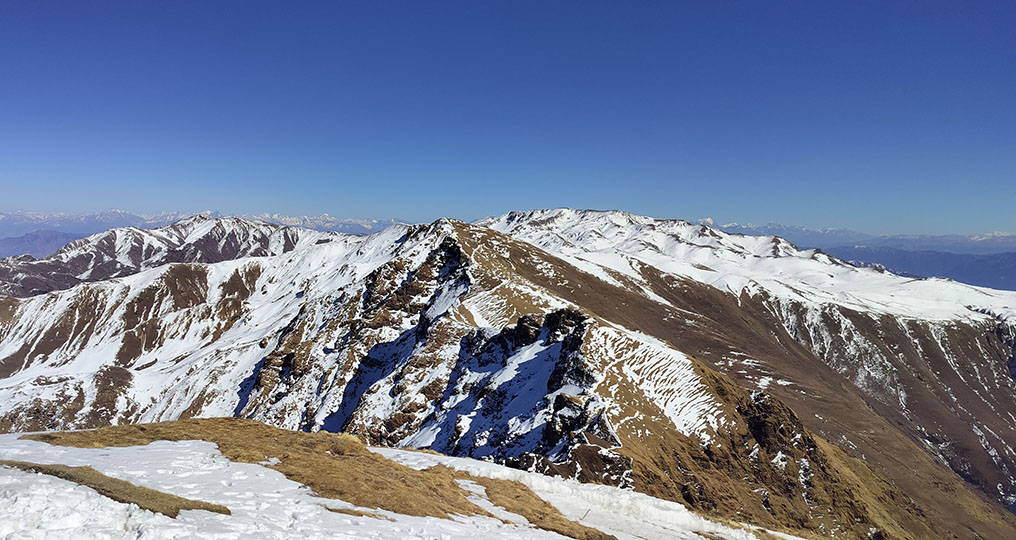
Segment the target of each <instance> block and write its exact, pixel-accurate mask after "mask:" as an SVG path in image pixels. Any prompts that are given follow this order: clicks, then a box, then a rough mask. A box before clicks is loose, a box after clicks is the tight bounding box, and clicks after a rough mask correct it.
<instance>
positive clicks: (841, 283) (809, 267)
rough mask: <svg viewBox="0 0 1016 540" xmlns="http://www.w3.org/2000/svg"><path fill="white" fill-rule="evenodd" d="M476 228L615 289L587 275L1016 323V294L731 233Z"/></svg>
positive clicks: (515, 220)
mask: <svg viewBox="0 0 1016 540" xmlns="http://www.w3.org/2000/svg"><path fill="white" fill-rule="evenodd" d="M477 224H478V225H482V226H486V227H490V228H492V229H495V230H498V231H501V232H504V233H507V234H509V235H511V236H513V237H515V238H517V239H520V240H524V241H527V242H530V243H532V244H534V245H536V246H538V247H540V248H542V249H545V250H547V251H549V252H551V253H553V254H554V255H557V256H560V257H562V258H564V259H566V260H568V261H569V262H572V263H573V264H575V265H576V266H578V267H579V268H581V269H583V270H586V271H587V272H590V273H592V274H593V275H596V276H599V277H601V278H602V279H605V281H610V282H613V281H614V280H613V279H612V278H609V277H607V278H604V272H603V271H602V270H601V271H597V270H594V269H592V268H591V266H598V267H600V268H604V269H610V270H613V271H615V272H618V273H620V274H622V275H626V276H629V277H631V278H632V279H634V280H635V281H636V282H637V283H643V284H644V283H645V281H646V280H645V278H644V277H643V276H642V275H641V274H640V273H639V272H638V270H637V265H636V264H632V262H633V261H635V262H637V263H641V264H646V265H650V266H653V267H655V268H656V269H658V270H660V271H661V272H663V273H665V274H672V275H676V276H682V277H687V278H690V279H693V280H695V281H698V282H701V283H705V284H707V285H711V286H713V287H716V288H717V289H720V290H724V291H730V292H732V293H734V294H735V295H737V296H740V295H741V293H742V292H747V293H749V294H755V293H757V292H759V291H767V292H769V293H770V294H772V295H773V296H776V297H777V298H782V299H785V300H795V301H801V302H805V303H809V304H816V305H822V304H836V305H840V306H844V307H848V308H851V309H854V310H858V311H862V312H869V313H886V314H890V315H896V316H903V317H910V318H915V319H923V320H940V321H945V320H971V319H983V318H985V317H987V316H989V315H991V316H997V317H999V318H1003V319H1008V320H1011V321H1013V322H1014V323H1016V293H1013V292H1008V291H996V290H992V289H986V288H982V287H974V286H970V285H964V284H962V283H957V282H954V281H951V280H947V279H941V278H930V279H911V278H904V277H900V276H897V275H894V274H889V273H884V272H879V271H877V270H874V269H870V268H858V267H855V266H852V265H850V264H848V263H845V262H842V261H839V260H837V259H834V258H833V257H830V256H828V255H826V254H824V253H821V252H819V251H816V250H800V249H797V248H796V247H794V246H793V244H791V243H789V242H787V241H786V240H784V239H782V238H779V237H776V236H744V235H740V234H729V233H725V232H723V231H720V230H717V229H713V228H710V227H706V226H704V225H695V224H692V223H688V222H686V221H681V220H661V219H653V218H649V217H644V216H638V215H634V214H629V213H626V212H618V211H608V212H600V211H590V210H571V209H554V210H534V211H531V212H511V213H509V214H505V215H502V216H497V217H490V218H486V219H483V220H480V221H479V222H477ZM651 297H652V296H651ZM654 299H656V300H657V301H659V299H657V298H654Z"/></svg>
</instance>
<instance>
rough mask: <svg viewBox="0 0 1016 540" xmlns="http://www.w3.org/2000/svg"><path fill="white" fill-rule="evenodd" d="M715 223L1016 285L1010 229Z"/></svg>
mask: <svg viewBox="0 0 1016 540" xmlns="http://www.w3.org/2000/svg"><path fill="white" fill-rule="evenodd" d="M719 228H720V229H722V230H724V231H727V232H731V233H737V234H749V235H758V234H766V235H774V236H780V237H783V238H786V239H787V240H790V241H791V242H793V243H794V244H796V245H797V246H799V247H802V248H819V249H822V250H823V251H825V252H826V253H829V254H832V255H835V256H836V257H840V258H842V259H846V260H849V261H852V262H855V263H857V264H861V265H869V266H879V267H884V268H886V269H888V270H891V271H893V272H895V273H897V274H903V275H911V276H917V277H946V278H949V279H954V280H956V281H960V282H962V283H969V284H971V285H980V286H982V287H991V288H993V289H1005V290H1016V235H1014V234H1009V233H990V234H981V235H968V236H963V235H943V236H920V235H900V236H874V235H868V234H864V233H859V232H856V231H851V230H848V229H807V228H804V227H795V226H786V225H779V224H775V223H770V224H768V225H764V226H756V225H738V224H736V223H730V224H727V225H723V226H720V227H719Z"/></svg>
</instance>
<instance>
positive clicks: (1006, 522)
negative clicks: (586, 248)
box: [454, 222, 1016, 538]
mask: <svg viewBox="0 0 1016 540" xmlns="http://www.w3.org/2000/svg"><path fill="white" fill-rule="evenodd" d="M454 224H455V226H456V229H457V233H458V237H459V240H460V242H462V244H463V248H464V251H465V252H466V254H467V255H468V256H470V257H471V258H475V257H476V255H478V254H481V253H482V254H483V255H484V257H483V259H484V260H482V261H480V262H481V266H483V267H489V268H492V269H494V271H495V272H496V273H498V274H501V275H517V276H520V277H522V278H524V279H526V280H528V281H530V282H532V283H533V284H535V285H537V286H540V287H544V288H546V289H548V290H550V291H551V292H553V293H554V294H557V295H559V296H561V297H562V298H565V299H568V300H570V301H572V302H574V303H576V304H577V305H579V306H581V307H582V310H583V311H584V312H587V313H589V314H591V315H593V316H594V317H597V318H601V319H605V320H608V321H611V322H614V323H618V324H621V325H623V326H625V327H627V328H631V329H635V330H639V331H642V332H645V333H647V334H649V335H652V336H654V337H657V338H659V339H662V340H664V341H667V342H669V343H672V344H674V345H675V346H676V348H677V349H678V350H681V351H683V352H685V353H688V354H691V355H694V356H695V357H696V358H698V359H701V360H702V361H703V363H699V365H700V366H701V367H702V368H704V369H706V370H708V371H710V372H711V371H712V370H711V369H709V368H707V367H705V365H704V364H708V365H709V366H710V367H712V368H716V369H718V370H720V371H724V370H725V366H724V365H722V364H721V362H720V361H721V360H722V359H723V357H724V356H726V355H728V354H730V353H731V352H737V353H741V354H745V355H747V356H749V357H751V358H754V359H756V360H758V361H760V362H761V363H762V364H763V365H768V366H771V367H772V368H773V371H774V372H775V373H778V374H779V375H780V376H781V377H786V378H789V379H791V380H793V381H794V382H795V386H793V387H783V386H778V385H774V386H773V387H772V388H771V390H772V391H773V394H774V395H776V396H777V397H779V398H780V399H781V400H785V401H786V402H787V404H788V405H790V406H791V407H792V408H793V410H794V411H796V412H797V413H799V416H800V421H801V422H802V423H803V424H804V425H805V427H807V428H809V429H810V430H812V431H813V432H815V433H817V434H818V435H821V436H822V437H824V438H825V439H826V440H828V441H832V442H834V443H840V444H843V445H844V447H843V449H842V450H841V449H839V448H836V446H835V445H834V444H829V445H827V447H828V448H829V449H830V450H832V449H835V450H834V451H833V452H826V453H827V454H830V455H834V456H835V458H836V459H833V461H834V462H835V463H838V466H836V467H835V468H834V470H833V472H837V471H838V473H839V474H843V475H845V477H848V478H849V477H851V476H852V477H853V478H856V479H857V480H856V482H855V483H860V484H863V485H861V486H857V487H859V488H863V490H864V491H867V492H869V493H872V494H875V493H880V492H884V491H885V489H886V488H885V486H889V487H891V488H892V489H893V490H895V491H897V492H900V491H902V493H903V494H904V495H905V496H906V499H909V500H907V501H899V500H896V501H894V500H893V498H892V497H888V496H886V497H883V496H866V497H862V499H867V500H868V503H869V504H871V505H872V508H875V507H879V505H882V507H881V508H882V509H881V510H880V511H879V512H878V513H881V514H885V516H884V517H891V518H892V520H891V521H892V522H893V523H895V525H894V527H898V528H901V529H902V530H904V531H906V532H907V533H908V534H906V535H904V536H902V537H910V538H927V537H938V538H1009V537H1014V535H1016V517H1014V516H1013V515H1012V514H1011V513H1009V512H1007V511H1006V510H1005V508H1003V507H1002V506H1001V505H999V504H998V503H997V502H995V501H992V500H990V499H988V498H987V497H986V496H985V495H984V494H983V493H981V492H980V491H977V490H975V489H973V488H972V487H971V485H970V484H966V483H964V482H963V480H962V479H961V478H959V477H958V476H957V475H956V474H954V473H953V472H952V471H950V470H948V469H946V468H944V467H942V466H941V465H940V464H939V463H937V462H936V461H935V458H934V457H932V456H931V455H929V454H928V453H927V452H926V451H925V450H924V449H923V448H922V447H921V446H920V445H919V444H917V443H916V442H915V441H914V440H913V438H911V437H910V436H908V435H907V434H906V433H905V432H904V430H902V429H901V426H899V425H898V424H897V423H896V422H895V421H893V420H894V419H887V418H884V417H882V416H880V415H879V413H878V412H877V411H876V410H874V409H873V408H872V407H871V405H869V403H868V402H867V400H866V399H865V397H864V396H862V395H861V394H860V392H859V391H858V390H857V389H856V388H855V387H853V386H852V385H851V384H850V382H849V381H847V380H846V379H844V378H843V376H841V375H840V374H838V373H836V372H835V371H834V370H832V369H831V368H829V367H828V366H827V365H826V364H825V363H824V362H822V361H821V360H820V359H818V358H816V357H815V356H814V355H813V354H812V353H811V352H810V351H808V350H806V349H805V348H804V347H802V346H801V345H800V344H798V343H797V342H796V341H795V340H794V339H793V337H792V336H790V335H789V334H787V332H786V331H785V330H784V329H783V325H782V323H781V322H780V321H778V320H776V319H775V318H774V317H773V314H772V311H771V309H769V308H767V306H766V305H764V299H763V298H761V297H749V296H747V295H745V296H742V297H741V298H737V297H734V296H733V295H731V294H729V293H726V292H723V291H720V290H718V289H715V288H713V287H709V286H707V285H703V284H700V283H696V282H692V281H688V280H683V279H676V278H673V277H672V276H664V275H661V274H659V273H655V274H654V273H653V270H652V269H651V268H648V267H643V269H642V270H643V271H644V272H645V273H646V274H647V275H646V276H645V277H646V278H647V280H649V282H650V284H651V286H652V288H653V291H654V292H655V293H656V294H658V295H660V296H661V297H663V298H665V299H667V300H668V301H669V302H671V303H672V304H674V305H675V306H677V307H678V308H679V309H682V310H685V311H676V310H674V309H672V308H669V307H667V306H664V305H663V304H660V303H657V302H654V301H652V300H649V299H648V298H646V297H644V296H641V295H639V294H637V293H635V292H633V291H634V290H637V288H631V289H630V290H629V289H624V288H619V287H615V286H613V285H610V284H608V283H606V282H604V281H602V280H600V279H598V278H596V277H595V276H592V275H589V274H586V273H584V272H582V271H580V270H578V269H577V268H575V267H573V266H572V265H570V264H568V263H567V262H565V261H562V260H561V259H558V258H556V257H554V256H553V255H550V254H549V253H546V252H544V251H542V250H540V249H539V248H536V247H535V246H532V245H530V244H527V243H524V242H519V241H516V240H513V239H511V238H510V237H508V236H506V235H504V234H501V233H497V232H495V231H491V230H489V229H485V228H480V227H475V226H472V225H469V224H466V223H461V222H454ZM493 243H496V244H498V245H499V246H500V248H499V251H503V252H504V253H506V254H507V255H505V256H498V257H495V256H493V255H492V254H493V253H494V250H490V249H482V248H484V247H485V246H489V245H491V244H493ZM547 268H552V269H553V275H548V272H547ZM741 367H742V366H741V365H738V366H737V367H735V368H734V369H731V370H730V375H731V378H732V379H734V381H735V383H736V384H737V385H749V384H750V383H751V381H750V380H748V379H745V378H744V377H741V376H740V375H739V374H738V373H737V370H738V369H740V368H741ZM816 415H817V416H816ZM819 417H821V418H819ZM667 431H668V428H663V431H661V432H660V433H659V434H660V435H661V436H662V438H660V437H656V438H655V439H656V441H655V442H654V441H652V440H650V439H652V438H645V439H642V440H644V443H640V442H639V441H638V440H636V439H635V437H631V438H630V439H629V441H635V444H634V445H627V447H628V450H629V451H630V452H629V455H631V456H632V457H634V458H635V467H636V470H637V471H643V472H645V471H647V470H649V471H653V474H650V475H646V474H644V475H642V476H641V480H640V483H637V484H636V489H637V490H639V491H643V492H647V493H650V494H654V495H657V496H660V497H663V498H669V499H672V500H678V501H682V500H683V501H685V502H689V501H688V498H689V497H687V496H686V495H685V492H687V491H688V490H687V489H686V488H685V487H684V486H683V485H682V484H681V483H678V482H672V481H671V482H669V483H668V481H669V479H668V478H667V475H666V473H667V472H669V471H672V470H674V469H677V468H678V466H680V465H681V462H680V461H677V459H676V457H675V456H676V455H677V454H679V452H675V451H674V450H673V446H672V445H673V444H678V443H677V441H670V442H666V441H664V439H670V438H675V437H678V436H679V435H680V434H675V433H674V432H673V429H672V427H671V428H669V433H667ZM654 435H655V434H654ZM844 437H845V438H846V439H844ZM816 439H818V437H816ZM847 441H849V442H847ZM851 444H853V445H856V448H855V447H851V446H850V445H851ZM701 454H702V452H701V451H698V452H695V451H694V449H691V448H689V452H688V454H686V455H685V457H684V462H691V463H696V462H701V463H702V466H701V467H702V468H707V469H710V470H712V471H713V475H714V476H717V477H718V476H719V475H718V474H716V473H717V470H716V468H717V465H718V464H717V463H716V462H713V461H711V460H709V459H706V458H704V457H703V456H702V455H701ZM859 458H863V463H862V462H861V461H859ZM661 463H662V464H665V465H666V466H660V464H661ZM869 467H870V468H869ZM660 472H662V473H663V474H662V475H661V474H659V473H660ZM848 472H849V473H851V474H847V473H848ZM637 476H638V475H637ZM694 487H695V486H694V485H693V486H692V488H694ZM692 495H693V496H694V493H692ZM691 498H692V499H693V501H692V502H690V504H691V506H693V507H695V508H697V509H700V510H707V511H708V510H710V509H709V507H708V506H709V505H710V504H711V503H706V504H707V505H706V506H702V505H701V504H702V503H699V502H695V501H694V497H691ZM723 499H724V500H728V501H730V502H731V505H728V506H724V505H722V504H717V506H716V508H715V510H713V512H715V513H717V514H718V515H724V516H726V517H730V518H733V519H745V518H744V517H743V515H742V514H741V513H740V512H741V509H740V508H739V506H742V505H740V503H737V500H738V499H741V500H745V501H752V500H753V499H757V495H754V494H752V493H750V492H745V491H742V490H741V488H739V489H737V490H734V491H731V492H729V497H724V498H723ZM833 502H835V501H833ZM735 503H737V504H738V505H739V506H733V504H735ZM743 506H750V503H749V504H745V505H743ZM789 510H792V508H788V511H789ZM756 511H757V509H756ZM758 515H760V514H758ZM876 517H877V515H876V514H875V513H873V514H872V518H873V519H875V518H876ZM929 530H930V531H934V533H933V534H931V535H930V536H928V531H929Z"/></svg>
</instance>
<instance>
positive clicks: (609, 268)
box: [0, 209, 1016, 538]
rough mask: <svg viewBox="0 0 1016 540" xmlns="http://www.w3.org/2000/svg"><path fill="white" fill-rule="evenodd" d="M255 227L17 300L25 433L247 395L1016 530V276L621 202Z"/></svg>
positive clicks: (663, 474) (978, 531) (728, 508)
mask: <svg viewBox="0 0 1016 540" xmlns="http://www.w3.org/2000/svg"><path fill="white" fill-rule="evenodd" d="M187 223H191V222H187ZM200 223H202V224H204V225H202V226H204V227H207V226H208V225H207V224H209V223H215V224H219V225H221V230H222V231H234V230H236V231H255V230H257V231H261V229H258V227H263V226H264V225H263V224H261V225H257V227H255V226H254V225H253V224H252V223H251V222H246V221H244V220H233V221H228V222H223V221H212V220H204V221H201V222H200ZM184 225H186V223H185V224H184ZM181 226H182V225H181ZM213 228H214V226H213ZM110 234H112V239H111V240H109V242H111V245H114V246H115V245H121V244H118V243H117V242H115V241H114V240H115V239H117V238H120V237H124V238H127V236H126V235H127V232H125V231H111V232H110ZM135 234H136V232H135ZM235 234H237V235H238V236H237V238H249V237H250V238H256V239H262V238H266V237H270V238H274V239H276V240H275V241H271V242H268V244H267V245H268V246H275V249H269V248H267V247H265V244H263V243H262V242H261V240H257V241H252V242H251V243H244V242H239V241H237V242H236V243H237V245H244V246H254V247H257V248H258V249H248V250H247V251H244V250H240V249H235V250H234V249H230V250H222V249H214V250H211V251H210V252H209V251H208V250H207V249H206V246H208V245H212V246H216V247H217V248H221V246H222V245H225V244H223V241H222V238H224V237H226V236H223V235H222V234H221V233H219V234H215V235H213V236H212V238H214V239H215V240H214V241H205V240H201V239H202V238H206V237H207V236H206V235H202V234H197V235H192V234H190V233H187V234H182V235H180V237H179V238H180V239H178V240H177V241H176V242H177V243H175V244H174V247H173V248H172V252H173V253H185V254H188V257H183V258H180V259H178V260H174V259H173V258H172V257H168V256H167V255H165V254H166V253H169V252H170V250H166V249H156V248H146V247H145V246H152V245H157V246H161V245H163V244H164V243H165V241H163V243H156V242H154V241H153V240H139V241H135V240H130V241H129V242H126V243H124V244H122V245H130V246H139V247H138V248H137V249H136V250H135V252H136V253H137V254H138V257H137V258H133V259H132V258H130V257H127V261H129V263H128V262H125V261H121V260H120V258H117V257H113V258H112V260H115V261H116V262H117V264H118V266H117V268H119V270H118V271H117V273H116V274H115V276H116V277H112V278H111V279H102V280H97V281H94V282H89V283H80V284H78V285H76V286H73V287H71V288H63V287H56V288H54V289H60V290H51V292H48V293H45V294H39V295H36V296H32V297H29V298H14V297H7V298H0V403H2V404H3V405H2V406H0V430H2V431H27V430H42V429H62V428H78V427H93V426H101V425H108V424H119V423H134V422H151V421H163V420H171V419H176V418H188V417H193V416H242V417H247V418H253V419H257V420H260V421H263V422H267V423H269V424H272V425H276V426H280V427H285V428H289V429H298V430H307V431H316V430H327V431H345V432H350V433H355V434H358V435H359V436H361V437H363V438H365V439H366V440H368V441H369V442H370V443H371V444H376V445H382V446H395V447H400V446H401V447H413V448H430V449H432V450H436V451H438V452H442V453H446V454H450V455H455V456H463V457H474V458H481V459H485V460H491V461H495V462H499V463H502V464H506V465H510V466H513V467H516V468H522V469H526V470H530V471H536V472H545V473H552V474H555V475H558V476H564V477H570V478H576V479H579V480H582V481H586V482H599V483H606V484H610V485H614V486H620V487H626V488H632V489H634V490H636V491H639V492H642V493H645V494H648V495H652V496H656V497H660V498H664V499H669V500H673V501H679V502H682V503H684V504H686V505H688V506H690V507H692V508H694V509H697V510H699V511H705V512H709V513H711V514H714V515H717V516H725V517H728V518H736V519H737V520H738V521H748V522H751V523H754V524H756V525H760V526H765V527H769V528H778V529H783V530H789V531H802V532H804V533H807V534H822V535H825V536H838V537H847V538H863V537H865V535H867V534H868V532H869V531H871V530H874V531H877V532H878V533H879V534H884V535H885V537H893V538H897V537H898V538H928V537H934V536H938V535H942V534H947V535H955V536H956V537H959V538H967V537H975V535H980V536H981V537H997V538H1001V537H1005V536H1007V535H1010V534H1012V532H1013V531H1016V517H1014V516H1013V515H1011V514H1009V513H1007V512H1006V511H1005V510H1004V507H1003V506H1002V504H1000V503H999V501H1000V502H1002V503H1005V504H1010V503H1011V502H1013V499H1012V497H1013V494H1014V493H1016V481H1014V479H1013V478H1012V477H1011V475H1010V473H1009V471H1012V470H1016V452H1014V451H1013V450H1012V447H1013V446H1016V436H1014V435H1013V434H1014V433H1016V418H1014V417H1013V416H1012V413H1011V411H1013V410H1016V390H1014V372H1016V367H1014V366H1016V358H1014V355H1013V349H1014V347H1016V338H1014V337H1013V336H1016V293H1005V292H999V291H993V290H989V289H981V288H976V287H970V286H965V285H961V284H958V283H955V282H951V281H948V280H940V279H934V280H916V279H909V278H902V277H899V276H895V275H892V274H889V273H884V272H879V271H876V270H873V269H868V268H857V267H854V266H852V265H850V264H847V263H845V262H843V261H841V260H839V259H835V258H833V257H830V256H828V255H825V254H823V253H820V252H817V251H812V250H799V249H797V248H796V247H794V246H793V245H792V244H791V243H789V242H787V241H785V240H783V239H780V238H777V237H771V236H755V237H752V236H744V235H738V234H728V233H725V232H722V231H719V230H716V229H712V228H709V227H705V226H701V225H696V224H691V223H687V222H683V221H666V220H655V219H651V218H646V217H641V216H635V215H631V214H626V213H622V212H592V211H576V210H567V209H559V210H543V211H533V212H515V213H510V214H507V215H504V216H499V217H493V218H488V219H485V220H481V221H480V222H478V223H475V224H467V223H463V222H459V221H455V220H438V221H436V222H434V223H432V224H429V225H419V226H407V225H395V226H393V227H390V228H388V229H386V230H384V231H382V232H380V233H377V234H373V235H369V236H352V235H336V234H330V235H327V234H324V233H314V234H317V235H320V236H313V235H309V233H306V232H305V231H299V230H295V229H288V228H278V229H274V230H272V231H263V232H258V233H257V234H253V233H250V232H244V233H243V234H240V232H235ZM252 235H253V236H252ZM290 235H297V236H296V237H293V238H292V242H289V241H286V240H285V238H291V236H290ZM304 235H308V236H304ZM227 236H228V234H227ZM131 238H134V237H133V236H132V237H131ZM146 238H147V237H146ZM227 244H230V245H232V242H227ZM87 245H88V246H94V245H95V244H94V243H87ZM198 246H200V248H199V247H198ZM280 246H281V248H280ZM287 246H288V248H287ZM68 247H70V246H68ZM86 251H88V252H89V253H91V252H93V251H94V247H89V248H88V250H86ZM100 251H103V252H107V251H104V250H100ZM130 252H131V250H127V253H130ZM226 252H228V253H226ZM111 253H121V250H120V249H119V248H117V249H114V250H113V251H112V252H111ZM209 253H211V254H214V255H216V257H217V258H209ZM224 253H225V254H224ZM197 254H200V256H199V255H197ZM58 255H59V254H58ZM227 255H228V256H227ZM99 260H102V261H108V260H109V257H107V258H105V259H96V261H99ZM85 266H86V267H87V266H88V265H87V264H85ZM84 271H87V270H84ZM87 275H88V276H90V275H91V274H87ZM74 276H75V277H77V278H78V279H79V280H81V278H80V274H74ZM986 496H987V497H991V498H992V499H994V500H995V501H996V502H989V500H988V498H987V497H986ZM943 531H944V532H943ZM872 534H875V533H872Z"/></svg>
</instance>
